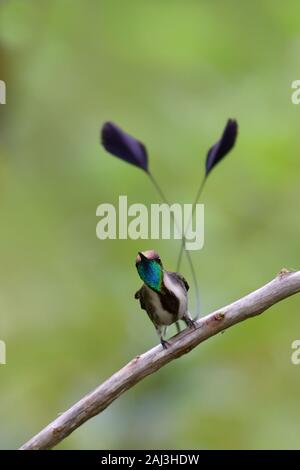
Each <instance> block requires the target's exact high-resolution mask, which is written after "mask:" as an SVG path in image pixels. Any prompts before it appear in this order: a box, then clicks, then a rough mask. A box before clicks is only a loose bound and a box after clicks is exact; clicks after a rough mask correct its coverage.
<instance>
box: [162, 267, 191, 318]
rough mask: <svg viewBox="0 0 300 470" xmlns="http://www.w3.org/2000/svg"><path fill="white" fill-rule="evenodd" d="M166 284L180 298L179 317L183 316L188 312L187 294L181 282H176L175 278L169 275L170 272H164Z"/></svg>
mask: <svg viewBox="0 0 300 470" xmlns="http://www.w3.org/2000/svg"><path fill="white" fill-rule="evenodd" d="M164 284H165V286H166V288H167V289H169V290H170V291H171V292H173V293H174V294H175V295H176V297H177V298H178V300H179V310H178V318H182V317H183V315H184V314H185V313H186V312H187V309H188V305H187V295H186V292H185V290H184V289H183V288H182V287H181V285H180V284H177V283H174V281H173V279H172V278H171V277H169V276H168V273H164Z"/></svg>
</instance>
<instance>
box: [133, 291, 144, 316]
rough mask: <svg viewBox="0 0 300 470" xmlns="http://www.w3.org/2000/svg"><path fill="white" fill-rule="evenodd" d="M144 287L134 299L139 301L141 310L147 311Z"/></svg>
mask: <svg viewBox="0 0 300 470" xmlns="http://www.w3.org/2000/svg"><path fill="white" fill-rule="evenodd" d="M143 287H144V286H142V287H141V288H140V289H139V290H138V291H137V292H136V293H135V294H134V298H135V299H139V301H140V306H141V309H143V310H146V305H145V300H144V289H143Z"/></svg>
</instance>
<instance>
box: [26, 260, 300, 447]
mask: <svg viewBox="0 0 300 470" xmlns="http://www.w3.org/2000/svg"><path fill="white" fill-rule="evenodd" d="M297 292H300V271H295V272H288V271H287V270H286V269H283V270H282V271H280V273H279V274H278V276H277V277H276V278H275V279H274V280H273V281H271V282H269V283H268V284H266V285H265V286H263V287H261V288H260V289H258V290H256V291H254V292H252V293H251V294H249V295H246V296H245V297H243V298H241V299H239V300H237V301H236V302H234V303H232V304H230V305H227V306H226V307H223V308H221V309H219V310H217V311H215V312H213V313H211V314H209V315H207V316H205V317H203V318H201V319H200V320H198V321H197V322H196V328H195V329H194V330H192V329H186V330H184V331H182V332H181V333H180V334H178V335H176V336H175V337H174V338H172V339H171V340H170V341H169V342H170V347H169V348H168V349H165V350H164V349H162V347H161V346H160V345H159V346H156V347H155V348H153V349H150V350H149V351H147V352H146V353H144V354H142V355H140V356H136V357H135V358H134V359H132V361H130V362H129V363H128V364H127V365H126V366H125V367H123V368H122V369H120V370H119V371H118V372H116V373H115V374H114V375H112V376H111V377H110V378H109V379H107V380H106V381H105V382H103V383H102V384H101V385H100V386H99V387H98V388H96V389H95V390H94V391H93V392H91V393H89V394H88V395H86V396H85V397H84V398H82V399H81V400H80V401H79V402H77V403H76V404H75V405H73V406H72V407H71V408H70V409H69V410H67V411H65V412H64V413H62V414H61V415H60V416H59V417H58V418H56V419H55V420H54V421H53V422H52V423H50V424H49V425H48V426H47V427H46V428H44V429H43V430H42V431H41V432H40V433H38V434H37V435H36V436H34V437H33V438H32V439H30V440H29V441H28V442H27V443H26V444H24V445H23V446H22V447H21V449H22V450H33V449H51V448H52V447H54V446H55V445H56V444H58V443H59V442H61V441H62V440H63V439H65V438H66V437H67V436H68V435H69V434H71V433H72V432H73V431H74V430H75V429H77V428H78V427H79V426H81V425H82V424H83V423H85V421H87V420H89V419H90V418H92V417H93V416H95V415H97V414H99V413H101V411H103V410H104V409H105V408H107V407H108V406H109V405H110V404H111V403H112V402H113V401H114V400H116V399H117V398H118V397H119V396H120V395H122V394H123V393H124V392H126V390H129V389H130V388H131V387H133V386H134V385H135V384H137V383H138V382H140V381H141V380H142V379H143V378H144V377H146V376H147V375H150V374H153V373H154V372H156V371H157V370H158V369H160V368H161V367H163V366H164V365H165V364H167V363H168V362H170V361H172V360H173V359H176V358H178V357H180V356H182V355H183V354H186V353H188V352H189V351H191V350H192V349H193V348H195V347H196V346H197V345H198V344H200V343H202V342H203V341H205V340H207V339H208V338H210V337H211V336H214V335H216V334H217V333H220V332H221V331H222V330H225V329H226V328H229V327H230V326H233V325H235V324H236V323H239V322H241V321H244V320H247V319H248V318H251V317H254V316H255V315H259V314H260V313H262V312H264V311H265V310H267V309H268V308H269V307H271V306H272V305H274V304H275V303H277V302H279V301H280V300H283V299H285V298H287V297H289V296H290V295H293V294H296V293H297Z"/></svg>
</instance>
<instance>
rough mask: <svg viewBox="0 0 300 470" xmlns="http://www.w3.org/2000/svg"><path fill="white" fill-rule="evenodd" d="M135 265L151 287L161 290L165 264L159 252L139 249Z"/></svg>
mask: <svg viewBox="0 0 300 470" xmlns="http://www.w3.org/2000/svg"><path fill="white" fill-rule="evenodd" d="M135 265H136V269H137V271H138V273H139V276H140V278H141V279H142V281H143V282H144V283H145V284H146V285H147V286H148V287H150V288H151V289H153V290H155V291H156V292H160V291H161V286H162V279H163V265H162V262H161V259H160V257H159V254H158V253H156V251H154V250H148V251H139V253H138V255H137V257H136V261H135Z"/></svg>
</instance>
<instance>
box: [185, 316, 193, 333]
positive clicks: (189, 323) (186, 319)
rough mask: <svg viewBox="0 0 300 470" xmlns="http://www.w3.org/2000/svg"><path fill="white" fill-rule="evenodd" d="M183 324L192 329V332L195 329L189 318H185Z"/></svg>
mask: <svg viewBox="0 0 300 470" xmlns="http://www.w3.org/2000/svg"><path fill="white" fill-rule="evenodd" d="M184 321H185V323H186V326H188V327H189V328H193V330H195V329H196V321H195V320H193V319H192V318H190V317H187V318H185V319H184Z"/></svg>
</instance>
